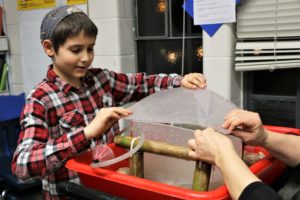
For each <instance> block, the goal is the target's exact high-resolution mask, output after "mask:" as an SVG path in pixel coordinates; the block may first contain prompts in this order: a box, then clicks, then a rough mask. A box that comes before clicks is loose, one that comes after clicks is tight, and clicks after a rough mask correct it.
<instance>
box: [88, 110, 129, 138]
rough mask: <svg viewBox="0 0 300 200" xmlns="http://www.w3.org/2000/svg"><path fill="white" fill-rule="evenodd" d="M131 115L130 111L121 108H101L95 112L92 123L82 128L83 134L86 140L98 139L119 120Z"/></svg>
mask: <svg viewBox="0 0 300 200" xmlns="http://www.w3.org/2000/svg"><path fill="white" fill-rule="evenodd" d="M131 114H132V112H131V111H130V110H127V109H125V108H122V107H110V108H102V109H100V110H99V111H98V112H97V114H96V117H95V118H94V119H93V121H92V122H91V123H90V124H88V125H87V126H86V127H85V128H84V134H85V136H86V138H87V139H88V140H90V139H92V138H99V137H100V136H101V135H102V134H103V133H105V131H107V130H108V129H109V128H110V127H111V126H112V125H113V124H114V123H116V122H117V121H118V120H119V119H121V118H122V117H127V116H129V115H131Z"/></svg>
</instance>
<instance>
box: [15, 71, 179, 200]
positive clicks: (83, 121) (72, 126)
mask: <svg viewBox="0 0 300 200" xmlns="http://www.w3.org/2000/svg"><path fill="white" fill-rule="evenodd" d="M181 78H182V77H181V76H178V75H176V74H170V75H166V74H158V75H148V76H147V75H146V74H145V73H137V74H122V73H115V72H112V71H108V70H104V69H100V68H92V69H89V71H88V72H87V74H86V76H85V77H84V78H83V79H82V88H81V89H77V88H75V87H72V86H71V85H70V84H68V83H66V82H65V81H63V80H61V79H60V78H59V77H58V76H57V75H56V74H55V72H54V71H53V69H52V66H50V67H49V70H48V73H47V77H46V78H45V79H44V80H43V81H42V82H41V83H40V84H38V85H37V87H36V88H35V89H34V90H33V91H32V92H31V93H30V94H29V95H28V97H27V101H26V105H25V107H24V109H23V112H22V114H21V119H20V124H21V133H20V136H19V140H18V143H19V145H18V147H17V149H16V151H15V154H14V158H13V162H12V171H13V172H14V174H15V175H16V176H17V177H18V178H20V179H22V180H26V179H30V178H34V177H39V178H41V179H42V183H43V193H44V199H66V197H63V196H61V195H59V194H58V192H57V183H58V182H59V181H66V180H68V181H71V182H74V183H78V184H80V180H79V177H78V174H77V173H76V172H74V171H71V170H68V169H67V168H66V167H65V166H64V164H65V162H66V161H67V160H68V159H70V158H72V157H74V156H76V155H78V154H79V153H80V152H83V151H85V150H87V149H89V148H90V146H91V142H90V141H88V140H87V139H86V138H85V135H84V131H83V128H84V127H85V126H86V125H87V124H88V123H90V122H91V121H92V120H93V118H94V117H95V115H96V112H97V110H99V109H101V108H103V107H112V106H120V105H123V104H125V103H128V102H133V101H137V100H139V99H142V98H143V97H145V96H148V95H149V94H151V93H154V92H155V91H159V90H162V89H167V88H172V87H178V86H180V81H181ZM118 129H119V126H118V123H116V124H115V125H113V127H112V128H111V129H110V130H109V131H107V132H106V133H105V134H103V136H102V138H100V139H99V140H100V142H104V143H110V142H112V139H113V136H114V133H116V131H117V130H118Z"/></svg>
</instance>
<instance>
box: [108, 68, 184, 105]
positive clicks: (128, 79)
mask: <svg viewBox="0 0 300 200" xmlns="http://www.w3.org/2000/svg"><path fill="white" fill-rule="evenodd" d="M108 73H109V79H110V84H111V88H112V94H113V96H114V98H115V100H116V101H117V102H119V104H124V103H128V102H132V101H137V100H140V99H142V98H144V97H145V96H148V95H149V94H152V93H154V92H157V91H161V90H164V89H169V88H174V87H180V83H181V79H182V76H180V75H177V74H156V75H147V74H146V73H136V74H122V73H115V72H112V71H109V72H108Z"/></svg>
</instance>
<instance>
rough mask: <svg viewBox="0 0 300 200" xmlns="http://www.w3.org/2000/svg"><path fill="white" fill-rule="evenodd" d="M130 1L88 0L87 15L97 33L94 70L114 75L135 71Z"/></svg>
mask: <svg viewBox="0 0 300 200" xmlns="http://www.w3.org/2000/svg"><path fill="white" fill-rule="evenodd" d="M132 2H133V1H132V0H109V1H107V0H89V2H88V14H89V16H90V17H91V19H92V20H93V21H94V22H95V23H96V25H97V27H98V30H99V34H98V38H97V41H96V46H95V60H94V63H93V66H94V67H101V68H108V69H110V70H114V71H116V72H125V73H134V72H136V64H135V55H134V54H135V53H134V35H133V31H132V27H133V18H132V15H133V11H132Z"/></svg>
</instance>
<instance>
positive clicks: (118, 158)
mask: <svg viewBox="0 0 300 200" xmlns="http://www.w3.org/2000/svg"><path fill="white" fill-rule="evenodd" d="M144 140H145V135H144V133H143V132H142V131H140V139H139V143H138V144H137V145H136V146H135V147H134V148H133V149H131V150H130V151H128V152H127V153H124V154H123V155H121V156H118V157H116V158H113V159H110V160H107V161H103V162H99V163H94V162H92V163H91V166H92V167H94V168H96V167H106V166H109V165H112V164H115V163H117V162H120V161H122V160H125V159H126V158H129V157H130V156H132V155H133V154H134V153H136V152H137V151H138V150H139V149H140V148H141V147H142V145H143V143H144Z"/></svg>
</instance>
